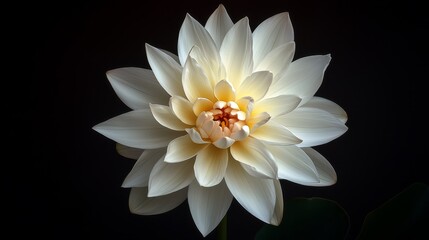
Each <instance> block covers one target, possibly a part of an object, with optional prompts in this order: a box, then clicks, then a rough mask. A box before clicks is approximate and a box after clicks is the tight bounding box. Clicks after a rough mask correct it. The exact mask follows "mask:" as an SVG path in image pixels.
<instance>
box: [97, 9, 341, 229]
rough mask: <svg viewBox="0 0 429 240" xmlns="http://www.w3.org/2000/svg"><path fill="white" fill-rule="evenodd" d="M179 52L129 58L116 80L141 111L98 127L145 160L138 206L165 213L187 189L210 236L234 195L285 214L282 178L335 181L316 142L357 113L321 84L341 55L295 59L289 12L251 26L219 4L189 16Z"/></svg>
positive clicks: (133, 203)
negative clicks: (202, 15)
mask: <svg viewBox="0 0 429 240" xmlns="http://www.w3.org/2000/svg"><path fill="white" fill-rule="evenodd" d="M177 50H178V56H176V55H175V54H173V53H171V52H168V51H165V50H162V49H158V48H156V47H154V46H152V45H149V44H146V54H147V58H148V62H149V64H150V67H151V70H149V69H143V68H134V67H128V68H119V69H114V70H111V71H108V72H107V78H108V80H109V81H110V83H111V85H112V87H113V89H114V90H115V92H116V94H117V95H118V96H119V98H120V99H121V100H122V101H123V102H124V103H125V104H126V105H127V106H128V107H130V108H131V109H132V111H130V112H127V113H124V114H122V115H119V116H116V117H113V118H111V119H110V120H107V121H105V122H102V123H100V124H98V125H96V126H94V129H95V130H96V131H97V132H99V133H101V134H102V135H104V136H106V137H108V138H110V139H112V140H114V141H115V142H117V143H118V152H119V153H120V154H121V155H123V156H126V157H130V158H135V159H137V161H136V163H135V165H134V167H133V169H132V170H131V172H130V173H129V174H128V176H127V177H126V179H125V180H124V182H123V187H127V188H131V192H130V197H129V207H130V210H131V212H133V213H135V214H141V215H152V214H160V213H164V212H167V211H169V210H172V209H174V208H175V207H177V206H178V205H180V204H181V203H183V202H184V201H185V200H186V199H187V200H188V203H189V209H190V212H191V215H192V218H193V219H194V222H195V224H196V226H197V228H198V229H199V231H200V232H201V233H202V235H203V236H206V235H207V234H209V233H210V232H211V231H212V230H213V229H214V228H216V226H217V225H218V224H219V223H220V221H221V220H222V218H223V217H224V216H225V214H226V213H227V211H228V208H229V207H230V205H231V202H232V201H233V199H235V200H236V201H238V203H240V204H241V206H243V208H245V209H246V210H247V211H248V212H250V213H251V214H252V215H254V216H255V217H257V218H258V219H260V220H262V221H263V222H266V223H269V224H273V225H278V224H279V223H280V222H281V220H282V216H283V193H282V187H281V184H280V180H282V179H285V180H289V181H292V182H295V183H298V184H302V185H308V186H328V185H332V184H334V183H335V182H336V179H337V177H336V173H335V170H334V169H333V167H332V166H331V164H330V163H329V162H328V161H327V160H326V158H324V157H323V156H322V155H321V154H320V153H318V152H317V151H316V150H314V149H313V148H311V147H313V146H317V145H320V144H324V143H327V142H329V141H331V140H333V139H335V138H337V137H339V136H341V135H342V134H343V133H344V132H346V131H347V127H346V125H345V123H346V120H347V115H346V113H345V111H344V110H343V109H342V108H341V107H340V106H339V105H337V104H336V103H334V102H332V101H330V100H327V99H325V98H322V97H316V96H314V94H315V93H316V91H317V90H318V88H319V87H320V85H321V83H322V79H323V75H324V72H325V69H326V68H327V66H328V64H329V62H330V60H331V56H330V55H329V54H327V55H314V56H309V57H303V58H300V59H297V60H293V58H294V52H295V42H294V32H293V28H292V24H291V21H290V18H289V14H288V13H287V12H283V13H279V14H277V15H274V16H272V17H270V18H268V19H266V20H265V21H263V22H262V23H261V24H259V26H257V27H256V29H255V30H254V31H253V32H252V31H251V28H250V26H249V19H248V18H247V17H244V18H242V19H241V20H239V21H238V22H236V23H233V22H232V20H231V18H230V17H229V15H228V13H227V11H226V10H225V8H224V6H223V5H220V6H219V7H218V8H217V9H216V10H215V11H214V12H213V14H212V15H211V16H210V17H209V19H208V20H207V22H206V24H205V26H202V25H201V24H200V23H199V22H198V21H197V20H195V19H194V18H193V17H192V16H190V15H189V14H188V15H186V17H185V20H184V22H183V24H182V27H181V29H180V32H179V38H178V46H177Z"/></svg>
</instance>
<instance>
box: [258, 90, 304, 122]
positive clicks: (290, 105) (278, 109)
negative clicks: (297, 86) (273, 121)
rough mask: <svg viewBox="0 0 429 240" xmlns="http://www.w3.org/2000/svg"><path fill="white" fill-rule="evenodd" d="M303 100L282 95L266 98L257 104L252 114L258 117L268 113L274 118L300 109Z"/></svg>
mask: <svg viewBox="0 0 429 240" xmlns="http://www.w3.org/2000/svg"><path fill="white" fill-rule="evenodd" d="M300 102H301V98H299V97H297V96H292V95H280V96H277V97H272V98H265V99H262V100H261V101H259V102H258V103H256V104H255V106H254V108H253V111H252V114H254V115H257V114H259V113H262V112H267V113H268V114H269V115H270V116H271V117H272V118H275V117H277V116H280V115H283V114H286V113H288V112H291V111H293V110H294V109H295V108H296V107H298V105H299V103H300Z"/></svg>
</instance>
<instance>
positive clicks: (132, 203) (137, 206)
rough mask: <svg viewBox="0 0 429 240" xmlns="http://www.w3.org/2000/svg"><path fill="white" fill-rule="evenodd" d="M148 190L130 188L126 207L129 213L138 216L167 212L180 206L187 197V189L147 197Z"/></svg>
mask: <svg viewBox="0 0 429 240" xmlns="http://www.w3.org/2000/svg"><path fill="white" fill-rule="evenodd" d="M147 193H148V188H147V187H142V188H132V189H131V192H130V197H129V201H128V205H129V207H130V211H131V212H132V213H134V214H139V215H155V214H161V213H165V212H168V211H170V210H172V209H174V208H176V207H178V206H179V205H180V204H182V203H183V202H184V201H185V200H186V197H187V196H188V189H187V188H184V189H181V190H179V191H176V192H174V193H171V194H168V195H164V196H158V197H148V196H147Z"/></svg>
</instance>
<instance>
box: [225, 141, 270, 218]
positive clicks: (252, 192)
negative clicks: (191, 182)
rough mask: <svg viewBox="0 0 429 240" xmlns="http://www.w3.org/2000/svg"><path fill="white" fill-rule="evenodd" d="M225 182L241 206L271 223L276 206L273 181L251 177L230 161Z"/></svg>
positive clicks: (236, 163)
mask: <svg viewBox="0 0 429 240" xmlns="http://www.w3.org/2000/svg"><path fill="white" fill-rule="evenodd" d="M233 146H235V144H234V145H233ZM225 182H226V185H227V186H228V188H229V190H230V191H231V193H232V195H233V196H234V198H235V199H236V200H237V201H238V202H239V203H240V204H241V206H243V207H244V208H245V209H246V210H247V211H248V212H250V213H251V214H252V215H253V216H255V217H257V218H259V219H261V220H262V221H264V222H266V223H270V222H271V219H272V216H273V213H274V208H275V206H276V190H275V186H274V182H273V180H272V179H261V178H256V177H253V176H250V175H249V174H247V172H246V171H245V170H244V169H243V168H242V167H241V165H240V164H239V163H238V162H236V161H229V164H228V168H227V170H226V175H225Z"/></svg>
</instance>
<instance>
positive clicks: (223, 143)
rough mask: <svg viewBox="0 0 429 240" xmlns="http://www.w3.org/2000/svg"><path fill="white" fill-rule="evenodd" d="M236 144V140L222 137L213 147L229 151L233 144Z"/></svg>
mask: <svg viewBox="0 0 429 240" xmlns="http://www.w3.org/2000/svg"><path fill="white" fill-rule="evenodd" d="M234 143H235V139H232V138H230V137H221V138H219V139H218V140H216V141H214V142H213V145H215V146H216V147H217V148H220V149H227V148H229V147H231V145H232V144H234Z"/></svg>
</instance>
